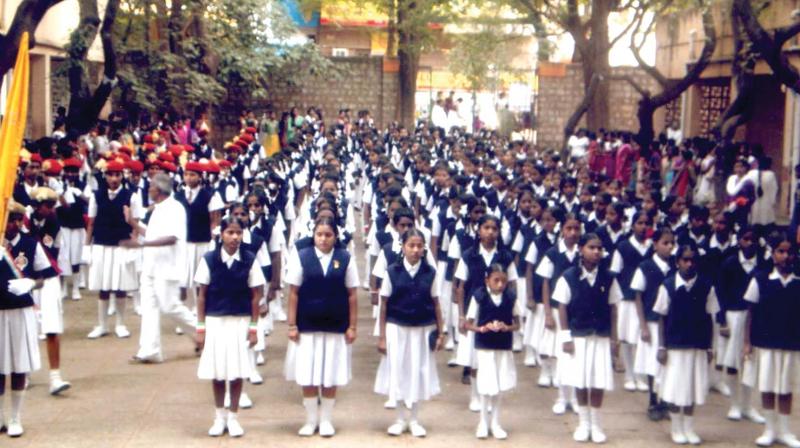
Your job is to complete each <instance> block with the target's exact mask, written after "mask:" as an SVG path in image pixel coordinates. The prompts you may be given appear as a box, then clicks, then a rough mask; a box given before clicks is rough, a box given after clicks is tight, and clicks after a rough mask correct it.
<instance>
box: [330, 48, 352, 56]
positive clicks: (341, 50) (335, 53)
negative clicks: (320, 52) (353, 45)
mask: <svg viewBox="0 0 800 448" xmlns="http://www.w3.org/2000/svg"><path fill="white" fill-rule="evenodd" d="M331 53H332V55H333V57H335V58H346V57H347V56H348V55H347V48H334V49H333V51H332V52H331Z"/></svg>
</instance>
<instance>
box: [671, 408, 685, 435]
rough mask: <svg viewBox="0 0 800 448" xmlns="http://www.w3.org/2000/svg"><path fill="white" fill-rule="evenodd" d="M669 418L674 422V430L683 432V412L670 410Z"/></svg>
mask: <svg viewBox="0 0 800 448" xmlns="http://www.w3.org/2000/svg"><path fill="white" fill-rule="evenodd" d="M669 419H670V421H671V422H672V432H674V433H683V414H681V413H680V412H670V413H669Z"/></svg>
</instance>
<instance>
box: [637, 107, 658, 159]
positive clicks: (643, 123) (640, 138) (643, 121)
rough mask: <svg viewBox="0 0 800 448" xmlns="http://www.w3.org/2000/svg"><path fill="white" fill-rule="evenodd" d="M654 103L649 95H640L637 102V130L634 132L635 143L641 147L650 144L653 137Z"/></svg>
mask: <svg viewBox="0 0 800 448" xmlns="http://www.w3.org/2000/svg"><path fill="white" fill-rule="evenodd" d="M656 109H658V107H656V105H655V104H653V100H652V98H650V96H642V98H640V99H639V104H638V107H637V110H636V117H637V118H638V120H639V132H638V133H637V134H636V143H638V144H639V147H641V148H647V147H649V146H650V142H652V141H653V138H654V137H655V129H654V126H653V114H654V113H655V112H656Z"/></svg>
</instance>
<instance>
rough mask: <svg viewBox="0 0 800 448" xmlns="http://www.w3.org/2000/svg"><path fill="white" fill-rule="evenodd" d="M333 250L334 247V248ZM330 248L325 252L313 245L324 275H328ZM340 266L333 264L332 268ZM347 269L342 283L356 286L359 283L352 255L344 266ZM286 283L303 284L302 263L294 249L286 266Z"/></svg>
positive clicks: (331, 252) (346, 285)
mask: <svg viewBox="0 0 800 448" xmlns="http://www.w3.org/2000/svg"><path fill="white" fill-rule="evenodd" d="M334 250H335V249H334ZM334 250H331V251H330V252H328V253H327V254H326V253H325V252H322V251H320V250H319V249H317V248H316V247H314V253H315V254H316V256H317V259H318V260H319V263H320V265H321V266H322V272H323V274H325V275H328V270H329V269H330V266H331V260H332V259H333V251H334ZM339 268H341V266H339V267H337V266H334V269H339ZM346 269H347V271H346V272H345V279H344V285H345V287H346V288H356V287H358V285H359V280H358V268H357V267H356V263H355V262H354V260H353V257H352V256H351V257H350V262H349V263H347V267H346ZM286 283H288V284H290V285H294V286H302V284H303V264H302V263H301V262H300V253H299V252H298V251H295V252H294V253H293V254H292V256H290V257H289V263H288V266H287V267H286Z"/></svg>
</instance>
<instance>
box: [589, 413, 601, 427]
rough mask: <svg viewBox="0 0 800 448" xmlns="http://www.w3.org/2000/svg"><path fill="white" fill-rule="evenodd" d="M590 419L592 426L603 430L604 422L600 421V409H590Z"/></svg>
mask: <svg viewBox="0 0 800 448" xmlns="http://www.w3.org/2000/svg"><path fill="white" fill-rule="evenodd" d="M589 417H590V419H591V422H592V426H596V427H598V428H601V427H602V425H601V423H602V421H601V420H600V408H589Z"/></svg>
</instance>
